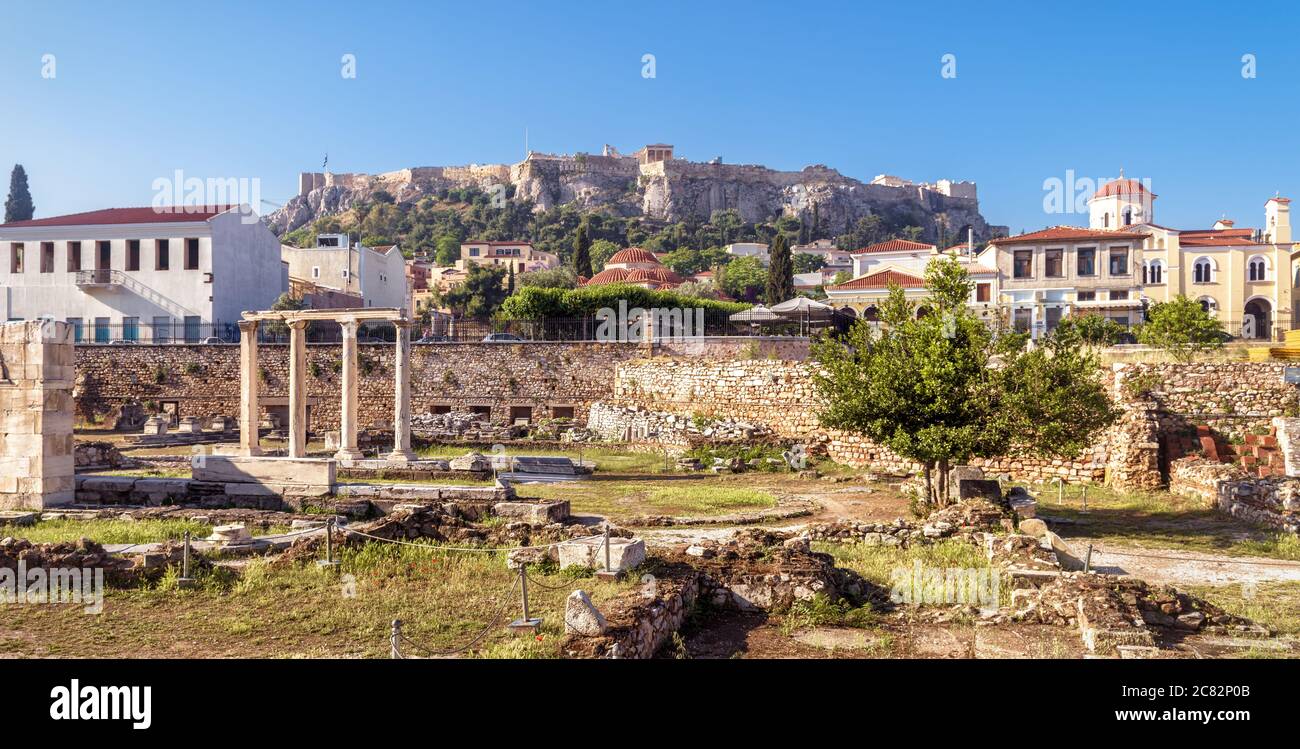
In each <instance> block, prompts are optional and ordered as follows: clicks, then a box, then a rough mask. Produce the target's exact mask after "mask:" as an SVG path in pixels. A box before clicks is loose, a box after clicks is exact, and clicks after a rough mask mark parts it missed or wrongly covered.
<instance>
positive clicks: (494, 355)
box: [75, 338, 807, 431]
mask: <svg viewBox="0 0 1300 749" xmlns="http://www.w3.org/2000/svg"><path fill="white" fill-rule="evenodd" d="M359 349H360V356H359V362H360V366H359V378H360V396H359V398H358V401H359V409H360V425H361V428H362V429H367V428H384V427H390V426H391V423H392V418H393V361H392V356H393V346H392V344H361V345H360V346H359ZM340 350H341V346H339V345H338V344H308V346H307V370H308V374H307V396H308V399H309V401H308V402H309V412H310V424H311V429H313V430H316V431H322V430H334V429H338V419H339V402H340V398H341V393H340V379H341V377H340V374H339V371H338V369H339V363H340V354H341V351H340ZM806 353H807V342H806V341H799V340H797V339H785V338H772V339H747V338H704V339H700V340H697V341H690V342H676V343H664V344H655V345H654V346H652V347H651V346H646V345H642V344H635V343H596V342H574V343H562V342H536V343H519V344H504V343H497V344H483V343H439V344H415V345H412V346H411V401H412V410H413V412H414V413H416V414H421V413H431V412H435V411H437V410H441V409H446V408H449V409H450V410H452V411H472V410H473V409H474V408H475V407H483V406H486V407H488V408H490V409H491V419H492V421H494V422H507V421H513V419H514V416H512V412H511V408H512V407H524V408H530V409H531V414H530V416H531V418H532V419H533V420H537V419H541V418H551V417H552V416H554V415H555V413H556V412H555V410H554V409H555V408H557V407H559V408H566V409H567V408H572V409H573V414H572V416H573V418H574V419H575V420H576V421H577V422H578V423H582V422H584V421H585V420H586V418H587V409H588V408H589V406H590V405H591V403H593V402H595V401H598V400H604V399H608V398H609V397H610V395H611V394H612V392H613V387H614V372H615V368H616V366H617V365H618V364H620V363H622V362H626V361H630V360H632V359H635V358H640V357H645V356H647V355H651V356H654V357H656V358H659V357H691V358H692V359H696V360H729V359H733V358H735V357H746V356H763V357H778V356H792V357H801V356H804V355H806ZM258 359H259V363H260V366H261V372H262V374H261V376H262V383H261V393H260V395H261V399H262V405H263V408H264V409H274V408H276V407H284V405H285V404H286V403H287V398H288V382H289V370H288V367H289V364H288V346H287V345H283V344H262V345H261V346H260V347H259V354H258ZM76 362H77V387H76V392H75V396H76V401H77V415H78V418H79V419H81V420H83V421H90V420H91V417H92V416H93V417H94V419H95V421H96V422H97V423H105V424H106V425H108V426H112V420H113V414H115V413H116V412H117V410H118V409H120V408H121V407H122V406H123V405H126V404H129V403H132V402H139V403H145V404H147V405H149V406H152V407H154V408H157V407H159V406H161V404H163V403H168V404H171V403H174V404H175V408H176V409H177V411H178V415H179V416H198V417H200V418H202V419H204V420H205V422H206V420H207V419H208V418H210V417H213V416H229V417H232V418H233V417H236V416H237V415H238V412H239V346H232V345H182V344H173V345H167V346H144V345H142V346H129V347H128V346H94V345H87V346H77V347H76ZM515 415H516V416H517V415H520V414H519V413H516V414H515ZM105 418H107V422H105Z"/></svg>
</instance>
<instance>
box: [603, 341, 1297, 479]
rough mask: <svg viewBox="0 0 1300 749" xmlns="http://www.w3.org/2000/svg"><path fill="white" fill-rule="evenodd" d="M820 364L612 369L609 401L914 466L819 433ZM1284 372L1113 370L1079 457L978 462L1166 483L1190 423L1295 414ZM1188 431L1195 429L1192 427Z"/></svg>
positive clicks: (870, 463)
mask: <svg viewBox="0 0 1300 749" xmlns="http://www.w3.org/2000/svg"><path fill="white" fill-rule="evenodd" d="M816 369H817V365H816V364H815V363H810V362H800V361H762V360H746V361H727V362H721V361H690V360H630V361H626V362H623V363H621V364H619V365H618V369H617V378H616V381H615V383H614V389H613V390H614V392H613V401H612V402H613V403H614V404H616V405H619V406H625V407H626V406H637V407H641V408H644V409H647V410H650V411H656V412H665V413H673V414H677V415H679V416H688V417H696V416H703V417H711V416H725V417H728V418H734V419H743V420H746V421H750V422H753V423H754V424H761V425H765V426H768V427H770V428H771V430H772V432H773V433H774V434H775V435H776V436H777V437H779V438H782V439H787V440H791V441H798V442H803V443H805V444H808V445H810V446H812V447H815V448H816V449H817V451H819V452H822V453H824V454H826V455H828V456H830V457H831V458H832V459H833V460H835V461H837V462H841V463H845V464H848V465H853V466H860V467H865V468H870V469H872V470H877V471H887V472H913V471H915V470H916V469H917V468H918V466H916V465H915V464H913V463H911V462H910V461H907V460H905V459H903V458H901V457H899V456H897V455H895V454H893V453H891V452H890V451H889V450H887V449H885V448H882V447H880V446H878V445H875V444H873V443H871V442H870V441H869V440H866V439H863V438H862V437H859V436H857V435H853V434H848V433H844V432H841V431H838V430H833V429H826V428H824V427H822V426H821V424H820V421H819V418H818V415H817V414H818V411H819V410H820V406H819V395H818V393H817V391H816V388H815V387H814V384H813V377H814V375H815V373H816ZM1282 374H1283V366H1282V365H1280V364H1275V363H1269V362H1216V363H1196V364H1115V365H1113V366H1112V367H1110V368H1108V369H1107V370H1106V371H1105V377H1106V380H1107V385H1108V388H1109V389H1110V392H1111V395H1112V397H1113V398H1114V400H1115V402H1116V404H1117V405H1118V406H1119V407H1120V409H1121V411H1122V414H1121V418H1120V420H1119V422H1118V423H1116V424H1115V425H1114V426H1113V427H1112V428H1111V429H1109V430H1108V431H1107V432H1106V434H1105V435H1104V436H1103V437H1102V439H1100V440H1098V442H1097V444H1095V445H1094V446H1093V447H1092V448H1091V449H1090V450H1089V451H1087V452H1086V453H1085V454H1084V455H1081V456H1076V457H1075V458H1073V459H1065V458H1052V457H1042V456H1035V455H1029V454H1024V453H1016V452H1013V454H1011V455H1008V456H1006V457H1004V458H999V459H996V460H979V461H974V462H975V463H976V464H977V465H980V466H981V467H982V468H984V469H985V471H986V472H989V473H1006V474H1008V475H1010V476H1011V477H1012V478H1014V479H1017V480H1031V481H1044V480H1050V479H1053V478H1060V479H1062V480H1066V481H1072V482H1100V481H1108V482H1110V483H1111V484H1112V485H1114V486H1116V487H1119V488H1123V489H1152V488H1156V487H1158V486H1162V485H1163V484H1164V481H1165V480H1164V477H1163V475H1162V473H1161V462H1160V450H1161V443H1162V441H1164V440H1167V439H1168V438H1169V437H1170V435H1172V434H1174V433H1175V431H1176V430H1180V429H1185V428H1186V427H1187V425H1188V424H1204V423H1207V422H1209V423H1218V424H1223V425H1225V428H1227V429H1228V432H1227V434H1228V435H1235V434H1244V433H1245V432H1247V431H1250V430H1254V429H1259V428H1267V426H1268V425H1269V422H1270V421H1271V420H1272V419H1273V417H1275V416H1280V415H1283V414H1286V413H1292V412H1294V411H1295V410H1296V409H1297V408H1298V407H1300V406H1298V403H1300V402H1298V401H1297V393H1296V389H1295V387H1294V386H1292V385H1287V384H1286V383H1285V382H1283V376H1282ZM1192 429H1193V430H1194V429H1195V427H1194V426H1193V427H1192Z"/></svg>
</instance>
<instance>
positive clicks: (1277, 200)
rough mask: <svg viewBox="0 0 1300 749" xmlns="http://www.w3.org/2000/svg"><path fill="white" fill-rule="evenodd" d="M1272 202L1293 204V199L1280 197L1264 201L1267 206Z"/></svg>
mask: <svg viewBox="0 0 1300 749" xmlns="http://www.w3.org/2000/svg"><path fill="white" fill-rule="evenodd" d="M1272 202H1277V203H1290V202H1291V199H1290V198H1281V197H1278V198H1269V199H1268V200H1265V201H1264V204H1265V205H1267V204H1269V203H1272Z"/></svg>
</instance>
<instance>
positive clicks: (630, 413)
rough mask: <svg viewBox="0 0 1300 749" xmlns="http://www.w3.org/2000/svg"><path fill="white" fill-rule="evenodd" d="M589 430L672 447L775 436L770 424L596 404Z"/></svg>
mask: <svg viewBox="0 0 1300 749" xmlns="http://www.w3.org/2000/svg"><path fill="white" fill-rule="evenodd" d="M587 429H588V430H589V431H590V432H591V433H592V434H594V435H595V436H597V437H599V438H600V439H603V440H606V441H612V442H650V443H654V444H658V445H667V446H672V447H682V448H687V447H692V446H694V445H698V444H702V443H709V444H720V443H729V442H735V443H745V444H748V443H752V442H755V441H763V440H767V439H770V438H771V437H772V433H771V430H770V429H768V428H767V427H766V426H762V425H757V424H751V423H749V422H746V421H741V420H738V419H715V418H700V419H697V418H694V417H691V416H681V415H678V414H674V413H668V412H666V411H650V410H648V409H644V408H639V407H637V406H616V405H612V404H609V403H603V402H601V403H593V404H591V409H590V411H589V412H588V416H587Z"/></svg>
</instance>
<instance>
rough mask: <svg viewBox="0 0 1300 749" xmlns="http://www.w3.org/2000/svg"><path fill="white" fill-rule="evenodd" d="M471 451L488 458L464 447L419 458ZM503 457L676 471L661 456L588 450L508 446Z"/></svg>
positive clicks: (604, 468)
mask: <svg viewBox="0 0 1300 749" xmlns="http://www.w3.org/2000/svg"><path fill="white" fill-rule="evenodd" d="M471 450H475V451H477V452H480V453H483V454H484V455H489V452H488V450H487V448H471V447H466V446H464V445H434V446H432V447H427V448H423V449H421V450H419V451H418V452H419V455H420V457H421V458H448V459H450V458H456V457H459V456H461V455H464V454H465V453H467V452H470V451H471ZM506 455H517V456H519V455H527V456H530V457H544V458H572V459H573V461H574V462H575V463H576V462H578V461H579V460H581V461H582V462H584V463H594V464H595V466H596V471H597V472H598V473H609V474H621V473H652V474H653V473H668V472H672V471H673V470H675V469H676V465H677V464H676V461H675V460H673V459H672V458H669V457H668V456H666V455H663V454H662V453H653V452H633V451H630V450H611V449H609V448H589V449H582V450H577V449H574V450H532V449H529V447H528V446H527V445H526V444H522V445H514V444H512V445H508V446H507V448H506Z"/></svg>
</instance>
